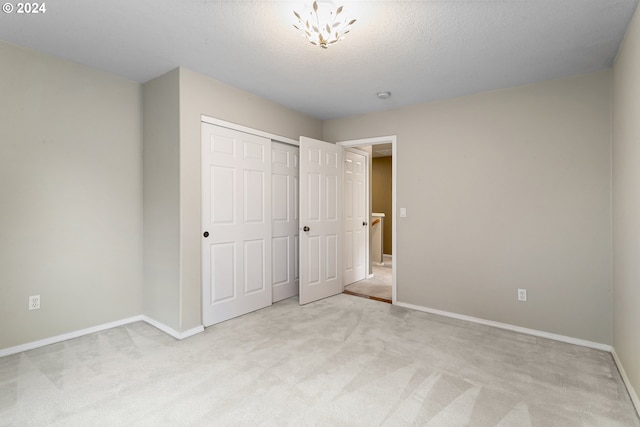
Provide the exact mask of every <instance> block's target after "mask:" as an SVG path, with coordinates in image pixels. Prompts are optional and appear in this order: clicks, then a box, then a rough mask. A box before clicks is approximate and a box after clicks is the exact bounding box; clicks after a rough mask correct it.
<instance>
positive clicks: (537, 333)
mask: <svg viewBox="0 0 640 427" xmlns="http://www.w3.org/2000/svg"><path fill="white" fill-rule="evenodd" d="M395 305H397V306H399V307H405V308H410V309H412V310H418V311H423V312H425V313H431V314H437V315H440V316H445V317H451V318H454V319H458V320H466V321H467V322H472V323H479V324H481V325H487V326H493V327H495V328H500V329H506V330H508V331H514V332H520V333H522V334H527V335H533V336H536V337H542V338H548V339H550V340H555V341H560V342H565V343H568V344H575V345H580V346H583V347H590V348H595V349H597V350H603V351H608V352H611V350H612V348H611V346H610V345H608V344H601V343H597V342H593V341H587V340H583V339H580V338H573V337H567V336H565V335H558V334H552V333H549V332H544V331H538V330H536V329H529V328H523V327H521V326H515V325H510V324H508V323H500V322H494V321H493V320H485V319H480V318H478V317H472V316H466V315H464V314H457V313H451V312H449V311H443V310H436V309H433V308H428V307H422V306H420V305H413V304H407V303H404V302H396V303H395Z"/></svg>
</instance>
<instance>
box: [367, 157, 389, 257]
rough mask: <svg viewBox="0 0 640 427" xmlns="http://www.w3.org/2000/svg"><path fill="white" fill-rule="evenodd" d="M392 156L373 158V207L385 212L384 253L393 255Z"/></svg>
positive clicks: (375, 210) (374, 209) (376, 210)
mask: <svg viewBox="0 0 640 427" xmlns="http://www.w3.org/2000/svg"><path fill="white" fill-rule="evenodd" d="M391 160H392V158H391V157H376V158H374V159H373V160H372V167H371V169H372V171H371V189H372V193H373V197H372V199H373V200H372V207H373V212H378V213H384V215H385V218H384V230H383V233H384V236H383V248H384V253H385V254H387V255H392V254H393V251H392V245H391V235H392V233H391V232H392V227H391V225H392V224H393V209H392V203H391V201H392V199H393V197H392V196H393V174H392V161H391Z"/></svg>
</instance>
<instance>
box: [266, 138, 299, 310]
mask: <svg viewBox="0 0 640 427" xmlns="http://www.w3.org/2000/svg"><path fill="white" fill-rule="evenodd" d="M298 151H299V149H298V147H295V146H293V145H289V144H283V143H280V142H272V143H271V221H272V236H273V239H272V240H271V247H272V251H271V254H272V259H273V263H272V276H273V279H272V285H273V302H276V301H281V300H283V299H286V298H289V297H292V296H295V295H298V285H299V279H300V277H299V269H298V175H299V164H298Z"/></svg>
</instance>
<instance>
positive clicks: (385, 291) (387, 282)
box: [344, 255, 392, 301]
mask: <svg viewBox="0 0 640 427" xmlns="http://www.w3.org/2000/svg"><path fill="white" fill-rule="evenodd" d="M385 257H388V255H385ZM344 289H345V290H346V291H351V292H355V293H357V294H362V295H369V296H372V297H377V298H384V299H388V300H389V301H391V292H392V291H391V263H390V262H387V261H385V265H383V266H377V265H374V266H373V278H371V279H365V280H360V281H359V282H355V283H351V284H350V285H347V286H345V287H344Z"/></svg>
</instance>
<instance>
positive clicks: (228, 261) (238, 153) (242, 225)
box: [202, 123, 271, 326]
mask: <svg viewBox="0 0 640 427" xmlns="http://www.w3.org/2000/svg"><path fill="white" fill-rule="evenodd" d="M270 180H271V140H269V139H267V138H262V137H258V136H254V135H249V134H246V133H243V132H239V131H234V130H230V129H226V128H222V127H218V126H214V125H211V124H208V123H203V124H202V232H203V236H202V281H203V290H202V297H203V298H202V305H203V307H202V317H203V323H204V325H205V326H209V325H212V324H215V323H218V322H222V321H224V320H227V319H230V318H233V317H236V316H240V315H242V314H245V313H248V312H251V311H254V310H257V309H260V308H263V307H266V306H268V305H271V185H270Z"/></svg>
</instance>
